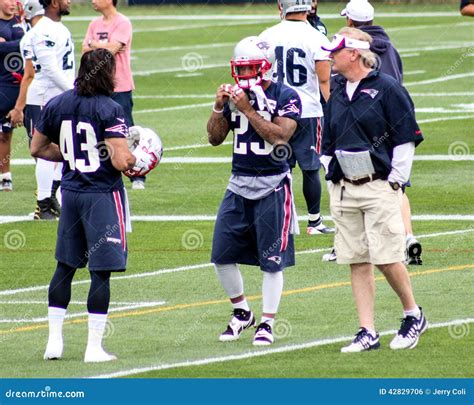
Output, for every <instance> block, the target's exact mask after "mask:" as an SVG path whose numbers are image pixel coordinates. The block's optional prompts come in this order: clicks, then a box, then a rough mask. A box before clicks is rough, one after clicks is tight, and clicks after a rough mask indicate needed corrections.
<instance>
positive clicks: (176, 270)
mask: <svg viewBox="0 0 474 405" xmlns="http://www.w3.org/2000/svg"><path fill="white" fill-rule="evenodd" d="M433 217H435V218H437V217H438V216H429V215H424V216H423V220H424V221H429V220H436V219H431V218H433ZM444 217H447V218H449V220H453V217H454V218H455V219H462V220H465V219H466V217H470V220H471V221H474V215H469V216H468V215H445V216H444ZM459 217H462V218H459ZM155 218H157V217H155ZM206 218H207V219H206V220H209V221H210V220H215V216H211V215H209V216H207V217H206ZM329 218H330V217H325V219H329ZM182 220H183V221H187V222H189V221H191V219H190V217H184V216H183V217H182ZM298 220H301V221H303V220H304V221H307V218H306V217H304V219H303V217H301V218H298ZM412 220H416V216H414V217H413V218H412ZM470 232H474V228H471V229H460V230H456V231H447V232H438V233H433V234H425V235H420V236H417V237H419V238H430V237H438V236H448V235H462V234H465V233H470ZM329 250H331V248H322V249H309V250H301V251H298V252H296V254H297V255H304V254H312V253H321V252H326V251H329ZM211 266H212V263H201V264H194V265H188V266H181V267H175V268H171V269H161V270H155V271H151V272H145V273H136V274H130V275H121V276H112V279H113V280H114V281H115V280H130V279H135V278H145V277H154V276H160V275H162V274H170V273H180V272H183V271H189V270H200V269H204V268H208V267H211ZM89 283H90V280H80V281H73V282H72V285H78V284H89ZM48 288H49V285H40V286H34V287H25V288H17V289H12V290H3V291H0V296H9V295H15V294H20V293H24V292H33V291H43V290H47V289H48Z"/></svg>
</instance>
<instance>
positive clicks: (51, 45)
mask: <svg viewBox="0 0 474 405" xmlns="http://www.w3.org/2000/svg"><path fill="white" fill-rule="evenodd" d="M39 45H44V46H46V47H47V48H53V47H54V45H56V43H55V42H54V41H51V40H49V39H45V40H44V41H41V42H40V43H39Z"/></svg>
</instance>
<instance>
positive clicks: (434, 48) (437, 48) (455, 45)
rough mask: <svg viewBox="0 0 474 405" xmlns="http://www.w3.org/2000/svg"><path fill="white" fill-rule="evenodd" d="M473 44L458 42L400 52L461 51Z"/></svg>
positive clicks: (403, 49)
mask: <svg viewBox="0 0 474 405" xmlns="http://www.w3.org/2000/svg"><path fill="white" fill-rule="evenodd" d="M471 47H472V43H470V42H460V43H459V42H457V43H453V44H445V45H442V44H440V45H437V46H422V47H417V48H400V49H398V52H399V53H400V54H403V53H407V52H421V51H423V52H428V51H440V50H447V49H460V48H470V49H472V48H471Z"/></svg>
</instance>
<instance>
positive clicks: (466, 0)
mask: <svg viewBox="0 0 474 405" xmlns="http://www.w3.org/2000/svg"><path fill="white" fill-rule="evenodd" d="M469 4H472V0H461V4H460V5H459V9H460V10H462V9H463V8H464V7H466V6H468V5H469Z"/></svg>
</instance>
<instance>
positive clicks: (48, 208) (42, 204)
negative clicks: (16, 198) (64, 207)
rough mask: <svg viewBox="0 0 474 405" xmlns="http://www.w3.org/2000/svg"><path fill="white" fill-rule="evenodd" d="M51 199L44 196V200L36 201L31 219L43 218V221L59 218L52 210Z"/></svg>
mask: <svg viewBox="0 0 474 405" xmlns="http://www.w3.org/2000/svg"><path fill="white" fill-rule="evenodd" d="M52 204H53V202H52V200H51V198H45V199H44V200H38V201H37V210H35V213H34V216H33V219H36V220H44V221H54V220H57V219H58V218H59V214H57V213H55V212H54V211H53V210H52Z"/></svg>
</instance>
